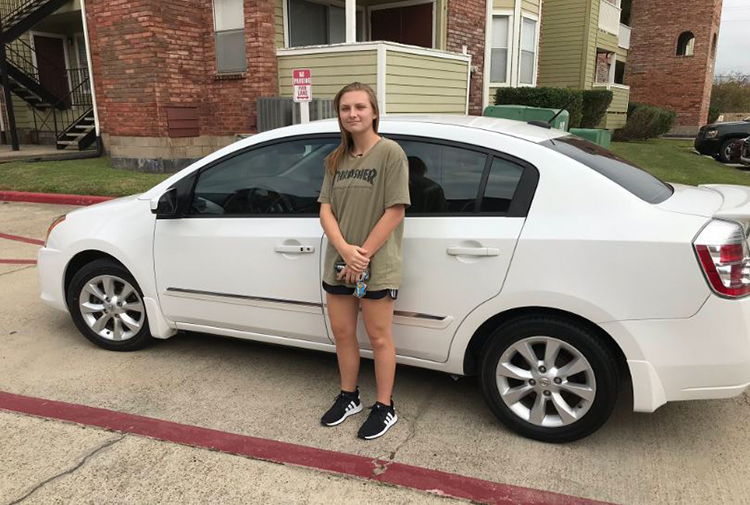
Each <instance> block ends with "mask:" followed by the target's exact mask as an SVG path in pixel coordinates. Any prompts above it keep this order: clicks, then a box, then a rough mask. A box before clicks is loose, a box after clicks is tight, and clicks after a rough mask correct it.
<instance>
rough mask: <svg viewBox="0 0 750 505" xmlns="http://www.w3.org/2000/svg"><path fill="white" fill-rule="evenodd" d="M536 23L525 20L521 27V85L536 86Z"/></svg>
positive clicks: (531, 20)
mask: <svg viewBox="0 0 750 505" xmlns="http://www.w3.org/2000/svg"><path fill="white" fill-rule="evenodd" d="M535 62H536V21H534V20H533V19H529V18H523V25H522V27H521V79H520V84H529V85H532V86H533V85H534V77H535V74H536V69H535V68H534V67H535Z"/></svg>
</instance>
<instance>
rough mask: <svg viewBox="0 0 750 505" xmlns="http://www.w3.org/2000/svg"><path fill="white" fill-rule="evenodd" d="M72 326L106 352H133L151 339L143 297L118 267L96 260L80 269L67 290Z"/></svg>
mask: <svg viewBox="0 0 750 505" xmlns="http://www.w3.org/2000/svg"><path fill="white" fill-rule="evenodd" d="M67 300H68V309H69V310H70V314H71V316H72V317H73V322H74V323H75V325H76V327H77V328H78V329H79V330H80V332H81V333H83V335H84V336H85V337H86V338H87V339H89V340H90V341H91V342H93V343H94V344H96V345H98V346H99V347H102V348H104V349H108V350H110V351H134V350H137V349H141V348H143V347H144V346H146V345H148V344H149V343H150V342H151V340H152V338H153V337H151V331H150V330H149V327H148V319H147V317H146V307H145V305H144V303H143V293H142V292H141V289H140V287H139V286H138V283H137V282H136V281H135V279H134V278H133V276H132V275H131V274H130V272H128V270H127V269H126V268H125V267H123V266H122V265H120V264H119V263H117V262H115V261H112V260H108V259H99V260H96V261H92V262H91V263H89V264H87V265H85V266H84V267H83V268H81V269H80V270H79V271H78V272H77V273H76V274H75V275H74V276H73V279H72V280H71V282H70V285H69V286H68V293H67Z"/></svg>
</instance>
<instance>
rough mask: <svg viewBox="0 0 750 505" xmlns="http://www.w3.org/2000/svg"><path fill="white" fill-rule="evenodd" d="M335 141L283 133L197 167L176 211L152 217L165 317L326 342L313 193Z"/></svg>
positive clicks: (319, 235)
mask: <svg viewBox="0 0 750 505" xmlns="http://www.w3.org/2000/svg"><path fill="white" fill-rule="evenodd" d="M338 143H339V140H337V139H335V138H330V137H328V138H324V137H317V138H316V137H305V138H299V137H298V138H295V139H287V140H284V141H279V142H275V143H271V144H265V145H261V146H258V147H252V148H250V149H249V150H245V151H242V152H238V153H233V154H230V155H228V156H226V157H224V158H222V159H220V160H219V161H218V162H216V163H213V164H211V165H210V166H207V167H206V168H205V169H202V170H201V171H200V173H199V174H198V175H197V178H196V181H195V184H194V189H193V191H192V193H191V195H190V197H189V198H190V202H191V204H190V206H189V210H188V211H187V212H186V213H185V215H183V216H182V217H180V218H178V219H158V220H157V224H156V230H155V238H154V258H155V268H156V282H157V286H158V291H159V299H160V302H161V306H162V309H163V311H164V315H165V316H167V317H168V318H169V319H171V320H174V321H177V322H179V323H183V327H185V326H184V324H185V323H186V324H192V325H200V326H202V327H204V328H203V329H207V328H205V327H216V328H222V329H233V330H239V331H244V332H252V333H257V334H262V335H271V336H281V337H287V338H292V339H299V340H305V341H313V342H323V343H328V344H330V343H331V340H330V339H329V337H328V333H327V331H326V326H325V320H324V317H323V313H322V305H321V299H320V291H319V287H320V280H319V276H320V272H319V264H320V262H321V241H322V237H323V229H322V227H321V225H320V220H319V204H318V203H317V197H318V194H319V191H320V187H321V185H322V182H323V176H324V170H325V168H324V159H325V157H326V156H327V155H328V153H330V152H331V151H332V150H333V149H334V148H335V147H336V145H338ZM195 329H200V328H195ZM209 331H210V330H209Z"/></svg>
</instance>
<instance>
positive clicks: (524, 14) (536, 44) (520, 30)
mask: <svg viewBox="0 0 750 505" xmlns="http://www.w3.org/2000/svg"><path fill="white" fill-rule="evenodd" d="M524 19H529V20H531V21H534V22H535V23H536V25H535V27H534V68H533V69H532V79H531V84H528V83H522V82H521V54H522V52H523V48H522V47H521V38H522V37H523V20H524ZM540 28H541V23H540V22H539V16H537V15H536V14H532V13H530V12H522V13H521V22H520V23H519V24H518V37H515V40H516V41H517V42H518V61H517V62H516V64H517V65H518V72H517V73H516V77H517V79H518V83H517V86H518V87H519V88H535V87H536V79H537V73H538V72H539V31H540Z"/></svg>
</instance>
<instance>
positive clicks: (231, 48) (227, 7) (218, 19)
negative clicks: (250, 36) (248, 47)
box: [214, 0, 247, 73]
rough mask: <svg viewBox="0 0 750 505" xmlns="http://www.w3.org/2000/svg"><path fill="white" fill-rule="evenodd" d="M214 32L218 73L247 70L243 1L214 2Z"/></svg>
mask: <svg viewBox="0 0 750 505" xmlns="http://www.w3.org/2000/svg"><path fill="white" fill-rule="evenodd" d="M214 30H215V41H216V70H217V72H219V73H227V72H244V71H245V70H247V58H246V57H245V14H244V9H243V0H214Z"/></svg>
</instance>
